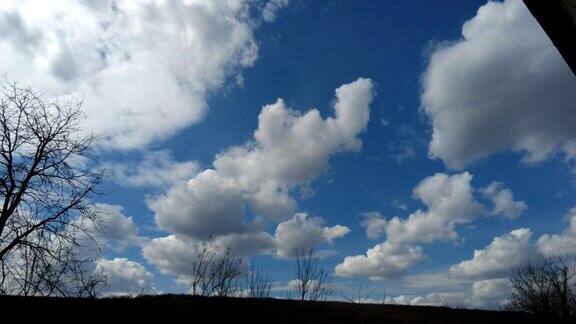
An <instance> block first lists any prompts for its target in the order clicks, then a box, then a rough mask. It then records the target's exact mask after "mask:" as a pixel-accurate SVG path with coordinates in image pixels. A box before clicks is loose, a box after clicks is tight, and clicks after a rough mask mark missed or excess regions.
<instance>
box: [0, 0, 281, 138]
mask: <svg viewBox="0 0 576 324" xmlns="http://www.w3.org/2000/svg"><path fill="white" fill-rule="evenodd" d="M251 6H252V5H251V4H250V3H249V2H248V1H244V0H225V1H180V0H173V1H155V0H143V1H138V3H137V4H136V3H135V2H131V1H112V0H102V1H74V2H69V1H50V2H49V3H45V2H42V3H38V1H19V2H18V3H13V2H3V3H2V4H0V27H1V31H0V56H1V57H2V61H1V62H0V70H1V71H3V72H6V73H7V75H8V76H9V77H11V78H14V79H19V80H22V81H24V82H27V83H31V84H33V85H34V86H36V87H41V88H43V89H46V90H47V91H49V92H50V93H52V94H54V95H62V96H68V95H73V96H79V97H82V98H83V99H84V100H83V101H84V110H85V112H86V113H87V115H88V125H87V127H89V128H93V129H95V131H97V132H98V133H100V134H102V135H103V136H104V137H105V139H106V143H107V145H108V146H110V147H114V148H121V149H133V148H140V147H142V146H145V145H147V144H149V143H151V142H154V141H157V140H162V139H165V138H167V137H170V136H171V135H173V134H175V133H177V132H178V131H180V130H181V129H183V128H184V127H186V126H189V125H191V124H194V123H197V122H198V121H200V120H201V119H202V118H203V116H204V115H205V114H206V112H207V105H206V98H207V96H208V95H209V94H210V93H211V92H212V91H214V90H216V89H218V88H219V87H221V86H222V85H223V84H224V83H226V82H227V80H228V77H230V76H234V75H238V74H239V73H241V71H242V69H244V68H247V67H250V66H252V65H253V64H254V62H255V60H256V59H257V57H258V46H257V44H256V41H255V39H254V34H253V32H254V30H253V29H254V28H255V26H256V25H258V24H255V20H259V19H260V18H259V17H253V16H252V15H251V12H252V11H251ZM282 7H283V5H280V6H276V7H275V9H274V10H273V11H270V12H273V13H274V15H275V14H276V13H277V11H278V10H279V9H281V8H282Z"/></svg>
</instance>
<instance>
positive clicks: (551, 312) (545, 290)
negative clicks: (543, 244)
mask: <svg viewBox="0 0 576 324" xmlns="http://www.w3.org/2000/svg"><path fill="white" fill-rule="evenodd" d="M575 275H576V267H575V263H574V260H571V259H569V258H566V257H553V258H540V259H536V260H531V261H529V262H528V263H526V264H524V265H522V266H520V267H519V268H517V269H516V270H515V271H513V272H512V274H511V275H510V290H509V294H508V299H509V302H508V304H507V305H506V308H507V309H508V310H515V311H526V312H531V313H536V314H543V315H546V316H548V317H558V318H564V319H568V318H574V317H575V316H576V285H575V279H576V277H575Z"/></svg>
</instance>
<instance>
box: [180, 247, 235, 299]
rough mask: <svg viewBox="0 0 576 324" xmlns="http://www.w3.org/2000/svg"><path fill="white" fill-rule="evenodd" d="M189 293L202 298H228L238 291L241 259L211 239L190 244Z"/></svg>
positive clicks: (229, 249) (228, 248)
mask: <svg viewBox="0 0 576 324" xmlns="http://www.w3.org/2000/svg"><path fill="white" fill-rule="evenodd" d="M192 254H193V261H192V264H191V269H192V273H191V274H190V277H191V278H190V280H191V293H192V294H193V295H202V296H213V295H217V296H230V295H232V294H234V293H235V292H237V291H238V290H239V285H238V279H239V278H240V275H241V274H242V271H241V265H242V259H241V258H239V257H238V256H236V255H235V254H234V252H233V250H232V249H231V248H230V247H227V248H223V247H222V246H220V245H219V244H217V243H216V242H214V240H212V238H209V239H208V240H205V241H200V242H195V243H193V244H192Z"/></svg>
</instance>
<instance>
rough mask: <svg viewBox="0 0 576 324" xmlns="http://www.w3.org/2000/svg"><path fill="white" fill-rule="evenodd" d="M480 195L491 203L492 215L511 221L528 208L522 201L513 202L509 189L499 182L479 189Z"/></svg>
mask: <svg viewBox="0 0 576 324" xmlns="http://www.w3.org/2000/svg"><path fill="white" fill-rule="evenodd" d="M480 191H481V192H482V194H483V195H484V196H485V197H486V198H487V199H490V200H491V201H492V204H493V205H494V208H493V209H492V211H491V214H492V215H502V216H504V217H508V218H511V219H514V218H517V217H518V216H520V214H522V213H523V212H524V211H525V210H526V209H528V206H526V203H524V202H523V201H516V200H514V194H513V193H512V191H510V189H506V188H504V185H503V184H502V183H501V182H496V181H494V182H492V183H491V184H489V185H488V186H487V187H485V188H482V189H480Z"/></svg>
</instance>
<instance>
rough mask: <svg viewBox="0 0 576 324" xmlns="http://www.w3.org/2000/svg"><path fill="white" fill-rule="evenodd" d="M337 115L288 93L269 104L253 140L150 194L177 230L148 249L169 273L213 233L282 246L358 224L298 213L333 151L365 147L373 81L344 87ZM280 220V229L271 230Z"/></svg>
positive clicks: (245, 243) (162, 220)
mask: <svg viewBox="0 0 576 324" xmlns="http://www.w3.org/2000/svg"><path fill="white" fill-rule="evenodd" d="M335 92H336V99H335V101H334V103H333V109H334V116H333V117H327V118H322V117H321V115H320V112H319V111H318V110H317V109H311V110H309V111H306V112H300V111H297V110H294V109H290V108H288V107H287V106H286V105H285V103H284V101H283V100H282V99H278V100H277V101H276V102H275V103H274V104H271V105H267V106H264V107H263V108H262V111H261V112H260V114H259V116H258V128H257V129H256V131H255V132H254V135H253V138H252V140H251V141H249V142H247V143H245V144H244V145H241V146H234V147H231V148H229V149H227V150H224V151H223V152H221V153H219V154H217V155H216V157H215V159H214V162H213V168H211V169H206V170H203V171H200V172H199V173H198V174H197V175H195V176H194V177H192V178H191V179H189V180H188V181H187V182H182V183H179V184H176V185H174V186H172V187H171V188H170V189H168V191H167V192H166V194H164V195H160V196H157V197H154V198H151V199H149V200H148V206H149V207H150V209H152V210H153V211H154V217H155V220H156V224H157V225H158V226H159V227H160V228H162V229H163V230H166V231H168V232H169V233H170V234H171V235H169V236H167V237H163V238H156V239H153V240H151V241H150V242H149V243H148V244H147V245H146V246H145V247H144V250H143V252H144V257H145V258H146V259H147V260H148V261H150V262H151V263H153V264H155V265H156V266H157V267H158V268H159V269H160V271H162V272H163V273H166V274H170V275H175V276H182V275H185V273H186V272H187V271H188V270H187V268H186V266H187V265H188V264H189V262H188V263H187V261H182V260H190V258H191V257H193V256H192V255H190V253H189V251H187V248H186V247H187V246H189V244H190V243H191V242H193V241H195V240H204V239H207V238H209V237H212V239H214V240H215V241H216V242H217V243H218V244H221V245H223V246H229V247H231V248H233V249H234V250H235V251H236V253H238V254H241V255H250V254H257V253H270V252H272V251H276V254H277V255H278V256H280V257H284V258H290V257H292V256H294V252H295V250H296V248H301V247H304V248H314V247H315V246H318V245H325V244H331V243H332V242H333V241H334V240H335V239H337V238H340V237H342V236H344V235H346V234H347V233H348V232H349V231H350V230H349V229H348V228H347V227H345V226H341V225H335V226H325V225H324V220H323V219H322V218H320V217H309V216H308V215H307V214H304V213H295V211H296V209H297V202H296V198H295V197H296V196H297V194H298V193H299V192H300V191H301V190H300V189H301V188H303V187H304V188H307V187H309V186H310V183H311V182H312V181H313V180H315V179H316V178H318V177H319V176H321V175H322V173H323V172H324V171H325V170H326V169H327V168H328V166H329V160H330V158H331V157H332V156H333V155H335V154H338V153H345V152H358V151H359V150H360V149H361V147H362V141H361V140H360V139H359V138H358V136H359V135H360V133H362V132H363V131H364V130H365V128H366V126H367V123H368V120H369V116H370V103H371V102H372V98H373V96H374V94H373V85H372V81H371V80H369V79H364V78H359V79H357V80H356V81H354V82H351V83H349V84H345V85H342V86H340V87H339V88H337V89H336V91H335ZM270 224H277V228H276V231H275V234H274V236H272V235H270V234H269V233H268V232H267V228H268V226H269V225H270Z"/></svg>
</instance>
